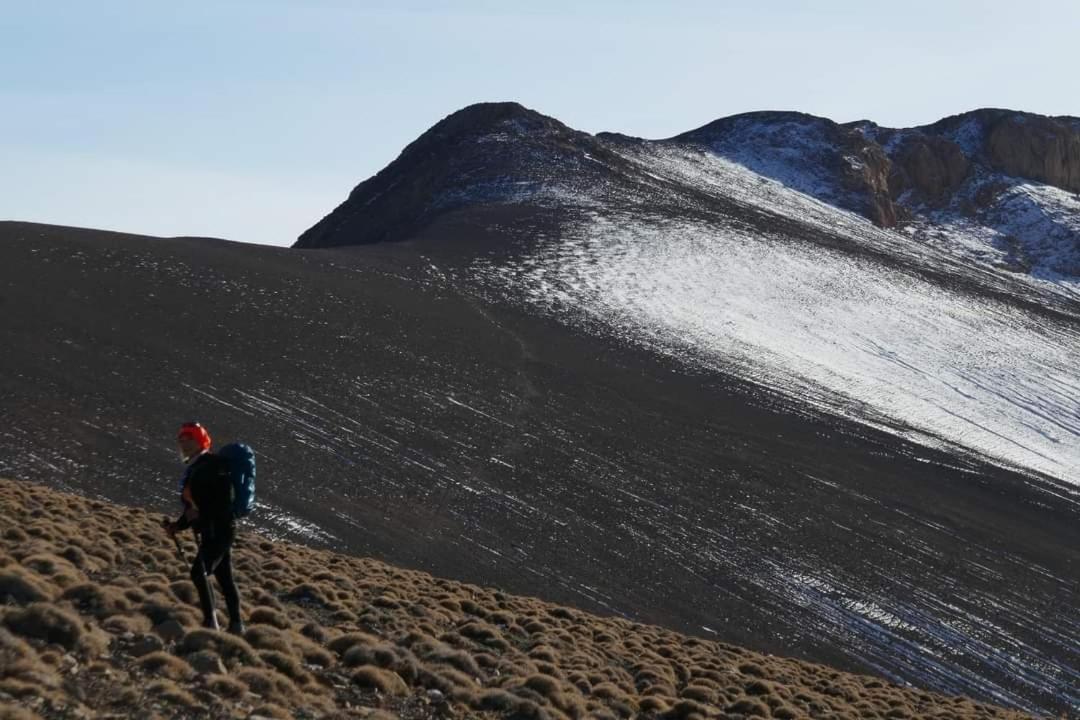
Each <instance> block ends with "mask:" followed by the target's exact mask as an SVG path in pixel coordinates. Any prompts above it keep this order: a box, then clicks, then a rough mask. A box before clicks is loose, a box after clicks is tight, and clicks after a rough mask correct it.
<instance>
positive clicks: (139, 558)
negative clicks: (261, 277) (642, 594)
mask: <svg viewBox="0 0 1080 720" xmlns="http://www.w3.org/2000/svg"><path fill="white" fill-rule="evenodd" d="M159 518H160V515H155V514H153V513H151V512H148V511H147V510H145V509H142V508H133V507H121V506H117V505H112V504H110V503H105V502H101V501H94V500H88V499H85V498H83V497H79V496H75V495H69V494H65V493H59V492H56V491H53V490H49V489H47V488H45V487H43V486H40V485H35V484H32V483H26V482H16V481H10V480H0V599H2V600H3V601H4V604H3V605H2V606H0V660H2V662H0V717H3V718H7V719H10V720H16V719H18V720H23V719H26V718H38V717H41V718H85V717H133V716H139V717H145V718H197V717H213V718H228V717H236V718H241V717H254V716H260V717H267V718H273V717H283V718H287V717H297V718H305V717H340V718H346V717H358V718H371V719H372V720H377V719H389V718H394V717H401V718H413V719H420V718H466V717H471V718H498V717H513V718H535V719H537V720H541V719H545V718H551V719H552V720H558V719H559V718H575V719H576V718H584V717H590V718H630V717H634V718H641V719H642V720H645V719H648V718H685V719H687V720H690V719H698V718H743V717H774V718H802V717H810V718H909V717H920V718H940V719H942V720H945V719H947V718H948V719H957V720H959V719H960V718H1020V717H1024V716H1023V715H1020V714H1018V713H1014V712H1008V711H1004V710H1001V709H999V708H995V707H992V706H988V705H983V704H979V703H975V702H972V701H971V700H969V699H965V698H961V697H945V696H942V695H936V694H933V693H928V692H924V691H921V690H917V689H914V688H910V687H898V686H896V685H892V684H890V683H887V682H883V681H882V680H880V679H876V678H873V677H870V676H860V675H851V674H846V673H841V672H837V671H835V670H832V669H830V668H828V667H825V666H822V665H816V664H812V663H806V662H800V661H796V660H791V659H785V658H781V657H774V656H771V655H762V654H759V653H755V652H751V651H749V650H745V649H742V648H738V647H734V646H731V645H725V644H722V643H717V642H713V641H708V640H701V639H698V638H691V637H686V636H682V635H679V634H677V633H674V632H671V631H669V630H665V629H662V628H658V627H655V626H649V625H641V624H636V623H632V622H628V621H626V620H623V619H619V618H612V617H600V616H596V615H591V614H588V613H585V612H581V611H579V610H574V609H570V608H566V607H560V606H557V605H553V604H549V603H544V602H541V601H539V600H536V599H532V598H526V597H520V596H515V595H511V594H508V593H504V592H501V591H499V590H495V589H491V588H484V587H479V586H475V585H468V584H464V583H460V582H454V581H450V580H445V579H439V578H436V577H433V576H431V575H428V574H426V573H422V572H416V571H411V570H405V569H401V568H397V567H394V566H391V565H387V564H385V563H382V562H378V561H375V560H371V559H365V558H359V557H354V556H348V555H341V554H336V553H331V552H328V551H324V550H316V549H313V548H310V547H305V546H301V545H294V544H290V543H286V542H282V541H271V540H268V539H265V538H262V537H259V536H258V535H255V534H253V533H251V532H250V531H247V532H244V533H242V534H241V538H240V540H239V542H238V546H237V549H236V551H235V554H234V557H235V560H234V562H235V565H236V567H237V576H238V582H239V584H240V587H241V591H242V593H243V598H244V601H245V604H246V611H245V615H246V619H247V622H248V628H247V630H246V632H245V633H244V635H243V637H236V636H231V635H228V634H225V633H221V632H216V631H208V630H202V629H199V628H198V627H197V625H198V621H197V614H198V613H197V611H196V610H195V608H194V606H193V605H192V600H193V596H194V587H193V586H192V585H191V583H190V581H188V580H187V566H186V565H185V564H184V563H183V562H181V561H180V560H179V559H178V557H177V554H176V551H175V550H174V548H173V547H172V546H171V544H170V543H169V542H168V538H167V536H165V535H164V533H163V532H162V531H161V529H160V527H159V526H158V520H159ZM191 550H192V547H191V545H190V542H189V543H188V548H187V551H188V552H189V553H190V552H191ZM219 599H220V596H219ZM222 612H223V610H222Z"/></svg>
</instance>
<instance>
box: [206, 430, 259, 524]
mask: <svg viewBox="0 0 1080 720" xmlns="http://www.w3.org/2000/svg"><path fill="white" fill-rule="evenodd" d="M215 455H217V456H218V457H223V458H225V459H226V460H228V461H229V478H230V479H231V480H232V511H233V517H237V518H242V517H246V516H247V515H249V514H250V513H251V511H252V510H253V509H255V451H254V450H252V449H251V448H250V447H248V446H247V445H244V444H243V443H230V444H229V445H225V446H223V447H222V448H221V449H220V450H218V451H217V452H216V453H215Z"/></svg>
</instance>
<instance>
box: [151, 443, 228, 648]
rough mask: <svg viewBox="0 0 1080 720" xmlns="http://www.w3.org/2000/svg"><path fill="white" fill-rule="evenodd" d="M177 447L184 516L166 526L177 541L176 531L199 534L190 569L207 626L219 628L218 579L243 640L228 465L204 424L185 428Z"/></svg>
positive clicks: (165, 524)
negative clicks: (181, 465) (213, 580)
mask: <svg viewBox="0 0 1080 720" xmlns="http://www.w3.org/2000/svg"><path fill="white" fill-rule="evenodd" d="M176 443H177V446H178V447H179V449H180V457H181V459H182V460H183V461H184V463H185V464H186V465H187V468H186V469H185V471H184V475H183V480H182V484H181V493H180V496H181V499H182V501H183V503H184V513H183V514H182V515H181V516H180V517H179V518H178V519H177V520H175V521H171V520H169V519H168V518H166V519H165V521H164V523H163V525H164V527H165V530H166V531H167V532H168V533H169V535H171V536H173V537H175V535H176V533H177V531H180V530H185V529H187V528H189V527H190V528H192V529H193V530H194V531H195V535H196V538H197V540H198V543H199V551H198V553H197V554H196V555H195V561H194V562H193V563H192V564H191V581H192V582H193V583H195V588H196V589H197V590H198V591H199V603H200V604H201V605H202V611H203V627H207V628H211V629H213V630H217V629H218V622H217V616H216V615H215V613H214V592H213V589H212V588H211V586H210V578H209V575H211V574H213V575H214V577H216V578H217V580H218V584H219V585H221V592H222V593H223V594H224V595H225V604H226V606H228V608H229V627H228V631H229V632H230V633H234V634H237V635H239V634H240V633H242V632H244V623H243V621H242V620H241V619H240V593H239V592H238V591H237V589H236V582H235V581H234V580H233V573H232V552H231V549H232V544H233V540H234V539H235V538H236V523H235V517H234V512H233V497H232V495H233V493H232V480H231V478H230V468H229V462H228V460H227V459H226V458H224V457H221V456H219V455H215V454H214V453H212V452H210V444H211V440H210V433H208V432H207V431H206V428H204V427H203V426H202V425H200V424H199V423H195V422H189V423H184V424H183V425H182V426H180V432H179V433H178V435H177V438H176Z"/></svg>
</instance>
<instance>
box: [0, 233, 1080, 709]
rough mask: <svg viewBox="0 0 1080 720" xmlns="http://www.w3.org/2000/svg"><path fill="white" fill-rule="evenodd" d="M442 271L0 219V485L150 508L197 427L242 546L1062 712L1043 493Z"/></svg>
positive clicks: (1070, 618) (1052, 548)
mask: <svg viewBox="0 0 1080 720" xmlns="http://www.w3.org/2000/svg"><path fill="white" fill-rule="evenodd" d="M459 231H460V229H459ZM455 248H456V249H455V253H457V255H450V254H444V255H440V254H438V253H439V250H438V246H436V245H426V244H425V243H423V242H419V243H405V244H400V245H394V246H385V245H379V246H371V247H366V248H358V249H349V250H334V251H327V250H324V251H301V250H283V249H273V248H262V247H253V246H246V245H239V244H233V243H226V242H222V241H216V240H204V239H156V238H144V237H138V236H130V235H119V234H113V233H104V232H94V231H85V230H74V229H68V228H58V227H51V226H40V225H30V224H23V223H2V224H0V309H2V310H3V312H2V313H0V337H2V338H3V347H2V351H0V400H2V408H3V414H4V417H5V423H4V426H3V427H2V428H0V476H3V475H6V476H14V477H17V478H24V479H31V480H40V481H43V482H46V483H48V484H50V485H53V486H55V487H60V488H66V489H75V490H78V491H79V492H80V493H83V494H86V495H90V496H94V497H102V498H109V499H111V500H117V501H121V502H137V503H138V504H141V505H146V504H149V503H153V502H157V504H158V505H159V506H160V508H161V509H162V510H166V509H168V510H170V511H171V510H172V509H174V504H175V500H174V498H173V495H174V492H175V481H176V474H177V472H178V467H177V463H176V460H175V456H174V454H173V450H172V442H171V440H172V436H173V433H174V432H175V428H176V426H177V424H178V423H179V422H180V421H182V420H187V419H190V418H198V419H200V420H202V421H203V422H204V423H205V424H207V425H208V426H209V427H210V428H211V430H212V432H213V433H214V435H215V437H217V438H219V439H220V440H227V439H232V438H240V439H243V440H244V441H246V442H249V443H251V444H252V445H253V446H254V447H255V448H256V449H257V451H258V452H259V462H260V487H259V494H260V500H261V501H265V503H267V504H266V505H265V506H264V507H262V508H261V509H260V512H259V514H258V516H257V518H256V522H257V524H259V525H260V527H262V528H263V531H264V532H266V533H267V534H269V535H271V536H275V537H277V536H286V537H290V538H293V539H299V540H303V541H304V542H307V543H310V544H315V545H322V546H328V547H333V548H336V549H340V550H343V551H348V552H354V553H364V554H372V555H375V556H377V557H380V558H383V559H386V560H388V561H391V562H394V563H397V564H401V565H404V566H407V567H412V568H418V569H423V570H428V571H432V572H435V573H437V574H439V575H443V576H449V577H454V578H458V579H461V580H464V581H468V582H475V583H482V584H485V585H494V586H497V587H500V588H504V589H506V590H508V591H511V592H515V593H522V594H528V595H535V596H537V597H540V598H542V599H545V600H549V601H554V602H559V603H564V604H569V605H573V606H576V607H580V608H583V609H587V610H591V611H598V612H601V613H610V614H618V615H625V616H627V617H629V618H632V619H635V620H641V621H646V622H651V623H657V624H661V625H664V626H667V627H670V628H673V629H675V630H678V631H681V632H687V633H690V634H693V635H698V636H703V637H707V638H712V639H720V640H723V641H726V642H731V643H735V644H740V645H745V646H747V647H750V648H753V649H756V650H759V651H763V652H773V653H783V654H785V655H792V656H796V657H800V658H805V659H810V660H814V661H818V662H824V663H828V664H831V665H834V666H837V667H840V668H842V669H847V670H854V671H859V672H868V673H873V674H878V675H882V676H885V677H888V678H891V679H893V680H897V681H908V682H911V683H913V684H915V685H917V686H921V687H925V688H929V689H934V690H939V691H944V692H946V693H956V694H966V695H970V696H972V697H975V698H977V699H982V700H993V701H995V702H998V703H1002V704H1006V705H1011V706H1015V707H1019V708H1024V709H1029V710H1036V711H1041V712H1052V713H1059V712H1063V711H1066V710H1069V709H1071V708H1074V707H1076V706H1077V705H1078V704H1080V694H1078V692H1080V691H1078V690H1077V688H1078V687H1080V670H1078V668H1080V644H1078V640H1077V638H1080V617H1078V615H1077V611H1076V608H1077V607H1078V606H1080V603H1078V600H1080V585H1078V582H1080V500H1078V498H1077V494H1076V492H1075V490H1074V489H1071V488H1069V487H1067V486H1062V485H1060V484H1055V483H1050V482H1043V481H1036V480H1031V479H1028V478H1024V477H1021V476H1019V475H1016V474H1014V473H1011V472H1007V471H1005V470H1002V469H999V468H996V467H991V466H988V465H985V464H981V463H979V462H978V461H976V460H973V459H965V458H961V457H956V456H954V455H950V454H946V453H942V452H936V451H932V450H927V449H925V448H922V447H918V446H914V445H911V444H909V443H906V442H904V441H902V440H898V439H897V438H896V437H894V436H891V435H888V434H885V433H879V432H876V431H872V430H868V429H866V428H863V427H859V426H856V425H854V424H848V423H845V422H841V421H838V420H836V419H834V418H826V417H813V416H809V415H808V414H807V413H806V412H805V411H802V410H798V409H797V408H792V407H790V406H787V404H786V403H784V402H782V401H781V400H779V399H778V398H776V397H773V396H771V395H769V394H765V393H762V392H761V391H760V390H757V389H756V388H754V387H750V386H745V385H741V384H738V383H736V382H734V381H732V380H730V379H729V378H727V377H725V376H722V375H715V374H710V375H701V374H688V373H687V372H686V371H685V370H684V369H682V368H679V367H676V366H674V365H673V364H671V363H669V362H667V361H663V360H658V359H657V358H655V357H654V356H652V355H650V354H648V353H646V352H645V351H643V350H638V349H635V348H632V347H627V346H623V345H621V344H619V343H617V342H615V341H604V340H600V339H596V338H591V337H587V336H582V335H577V334H573V333H571V332H570V331H568V330H567V329H565V328H563V327H562V326H559V325H556V324H554V323H552V322H549V321H546V320H543V319H538V318H535V317H529V316H526V315H523V314H522V313H520V312H519V311H516V310H514V309H512V308H507V307H503V306H499V305H496V304H491V303H489V302H487V301H484V300H482V299H480V298H479V297H477V296H474V295H473V294H472V293H471V292H470V291H469V289H468V288H467V287H465V286H463V285H462V284H461V283H460V282H458V281H456V280H455V277H456V275H455V262H457V259H456V258H460V257H462V254H463V253H464V250H463V249H462V248H465V249H469V250H471V249H477V250H479V249H482V248H483V243H481V242H479V241H477V243H476V244H475V246H474V247H470V246H469V245H467V244H465V245H457V246H455Z"/></svg>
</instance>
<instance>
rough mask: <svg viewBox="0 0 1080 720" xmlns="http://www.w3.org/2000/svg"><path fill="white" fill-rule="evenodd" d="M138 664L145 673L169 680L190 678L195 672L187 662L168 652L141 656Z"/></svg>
mask: <svg viewBox="0 0 1080 720" xmlns="http://www.w3.org/2000/svg"><path fill="white" fill-rule="evenodd" d="M136 666H137V667H138V668H139V669H140V670H142V671H143V672H145V673H148V674H150V675H157V676H158V677H163V678H167V679H169V680H190V679H191V677H192V676H193V675H194V674H195V671H194V670H192V669H191V666H190V665H188V664H187V663H186V662H184V661H183V660H181V659H180V658H178V657H176V656H175V655H170V654H169V653H167V652H161V651H158V652H152V653H150V654H149V655H144V656H143V657H141V658H139V661H138V662H137V663H136Z"/></svg>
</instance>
